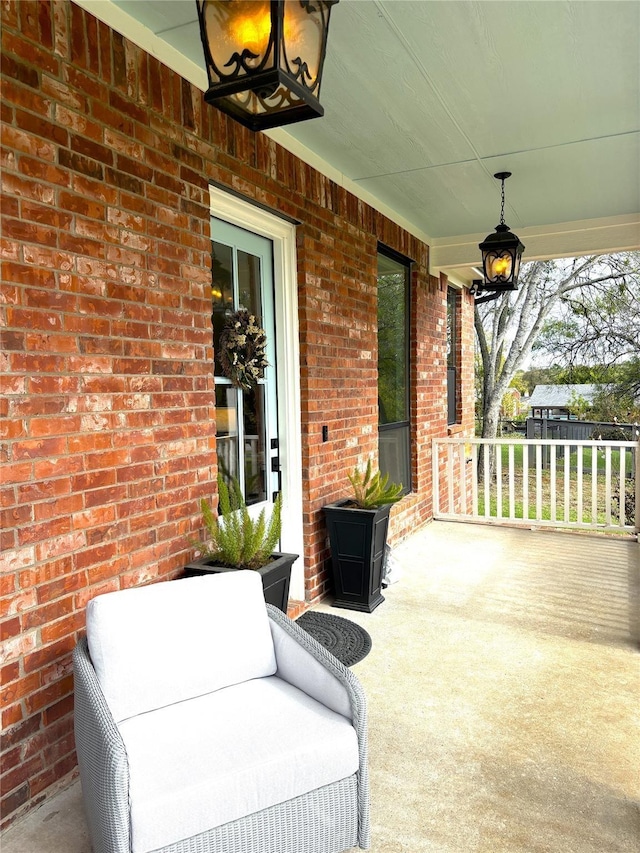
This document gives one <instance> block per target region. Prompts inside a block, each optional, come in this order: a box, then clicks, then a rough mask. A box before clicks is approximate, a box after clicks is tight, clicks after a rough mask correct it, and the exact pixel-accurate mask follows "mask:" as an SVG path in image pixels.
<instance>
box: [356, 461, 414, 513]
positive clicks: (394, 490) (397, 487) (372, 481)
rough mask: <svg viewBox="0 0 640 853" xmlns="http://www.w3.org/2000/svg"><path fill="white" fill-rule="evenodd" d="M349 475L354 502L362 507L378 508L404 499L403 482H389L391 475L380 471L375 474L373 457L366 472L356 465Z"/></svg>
mask: <svg viewBox="0 0 640 853" xmlns="http://www.w3.org/2000/svg"><path fill="white" fill-rule="evenodd" d="M348 476H349V480H350V482H351V485H352V487H353V498H352V503H353V504H354V505H355V506H357V507H359V508H360V509H378V508H379V507H381V506H385V505H386V504H394V503H397V501H399V500H401V499H402V484H401V483H389V475H388V474H384V475H382V474H381V473H380V471H376V472H375V474H374V473H373V469H372V465H371V459H369V460H368V462H367V467H366V469H365V472H364V474H363V473H361V471H360V469H359V468H357V467H356V468H355V469H354V471H353V473H352V474H349V475H348Z"/></svg>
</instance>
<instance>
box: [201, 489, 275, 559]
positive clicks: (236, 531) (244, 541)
mask: <svg viewBox="0 0 640 853" xmlns="http://www.w3.org/2000/svg"><path fill="white" fill-rule="evenodd" d="M218 498H219V501H220V506H219V511H218V515H216V514H215V513H214V512H213V510H212V508H211V506H210V505H209V503H207V501H206V500H205V499H204V498H203V499H202V500H201V501H200V510H201V512H202V519H203V521H204V525H205V528H206V530H207V534H208V537H209V539H208V541H206V542H193V543H192V544H193V545H195V547H197V548H198V550H199V551H200V553H201V554H202V556H203V557H204V558H206V559H208V560H211V561H215V562H216V563H219V564H221V565H224V566H231V567H233V568H237V569H260V568H262V566H266V565H267V563H269V562H271V558H272V554H273V552H274V551H275V550H276V548H277V545H278V542H279V541H280V534H281V532H282V495H281V494H278V496H277V498H276V500H275V503H274V505H273V511H272V513H271V517H270V519H269V521H268V522H267V519H266V513H265V510H264V509H263V510H262V511H261V512H260V514H259V516H258V517H257V518H252V517H251V515H250V514H249V510H248V509H247V505H246V502H245V500H244V497H243V495H242V490H241V488H240V484H239V482H238V481H237V479H235V478H233V479H231V480H230V481H229V483H228V484H227V482H226V481H225V479H224V478H223V477H222V475H221V474H218Z"/></svg>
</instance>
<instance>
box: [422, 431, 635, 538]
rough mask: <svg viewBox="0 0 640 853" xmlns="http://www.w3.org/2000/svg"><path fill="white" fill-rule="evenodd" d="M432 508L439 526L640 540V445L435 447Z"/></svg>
mask: <svg viewBox="0 0 640 853" xmlns="http://www.w3.org/2000/svg"><path fill="white" fill-rule="evenodd" d="M485 472H491V473H490V475H489V476H485ZM433 501H434V511H433V515H434V518H437V519H448V520H463V519H464V520H465V521H474V520H477V521H481V522H484V523H488V524H500V523H502V524H523V525H527V526H536V527H537V526H548V527H577V528H582V529H595V530H606V531H629V532H632V533H638V532H640V441H575V440H574V441H566V442H565V441H555V440H553V439H524V438H523V439H520V438H515V439H485V438H439V439H434V440H433Z"/></svg>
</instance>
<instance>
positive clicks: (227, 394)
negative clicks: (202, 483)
mask: <svg viewBox="0 0 640 853" xmlns="http://www.w3.org/2000/svg"><path fill="white" fill-rule="evenodd" d="M211 234H212V288H211V296H212V308H213V314H212V320H213V346H214V354H215V368H214V373H215V395H216V418H217V432H216V436H217V453H218V470H219V471H220V473H221V474H222V475H223V476H224V477H225V478H226V479H231V478H233V477H235V478H237V479H238V481H239V483H240V486H241V488H242V492H243V494H244V496H245V500H246V502H247V505H250V506H257V505H259V504H264V503H265V501H266V502H272V501H273V497H274V493H276V492H278V491H279V488H280V484H279V474H278V468H279V464H278V431H277V396H276V371H275V357H276V348H275V337H274V334H275V330H274V319H273V259H272V244H271V241H270V240H268V239H266V238H265V237H260V236H258V235H256V234H252V233H250V232H248V231H245V230H244V229H242V228H237V227H236V226H233V225H229V224H228V223H226V222H222V221H220V220H219V219H215V218H212V220H211ZM240 308H246V309H247V310H248V311H249V313H250V314H253V315H254V316H255V317H256V322H257V324H258V325H259V326H261V327H262V328H263V329H264V330H265V332H266V336H267V360H268V362H269V366H268V367H267V368H266V369H265V371H264V378H263V379H260V380H259V381H258V384H257V386H255V387H254V388H252V389H251V390H249V391H246V390H243V389H240V388H237V387H236V386H235V385H233V383H232V381H231V380H230V379H229V378H227V377H226V376H225V375H224V372H223V369H222V366H221V363H220V359H219V353H220V336H221V333H222V329H223V327H224V323H225V318H226V317H227V316H228V315H229V314H230V313H231V312H233V311H237V310H238V309H240Z"/></svg>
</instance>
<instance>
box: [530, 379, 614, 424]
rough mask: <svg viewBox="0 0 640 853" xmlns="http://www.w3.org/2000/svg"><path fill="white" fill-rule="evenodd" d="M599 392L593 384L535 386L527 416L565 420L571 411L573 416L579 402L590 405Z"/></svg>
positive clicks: (598, 388) (597, 387)
mask: <svg viewBox="0 0 640 853" xmlns="http://www.w3.org/2000/svg"><path fill="white" fill-rule="evenodd" d="M599 390H600V386H599V385H596V384H593V383H584V384H582V385H536V387H535V388H534V389H533V392H532V394H531V396H530V397H529V416H530V417H532V418H565V419H566V418H568V417H569V415H570V414H571V412H572V411H573V413H574V414H575V408H576V404H577V403H578V402H579V401H581V400H582V401H584V402H586V403H592V402H593V398H594V397H595V396H596V394H597V393H598V392H599ZM572 407H573V408H572Z"/></svg>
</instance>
